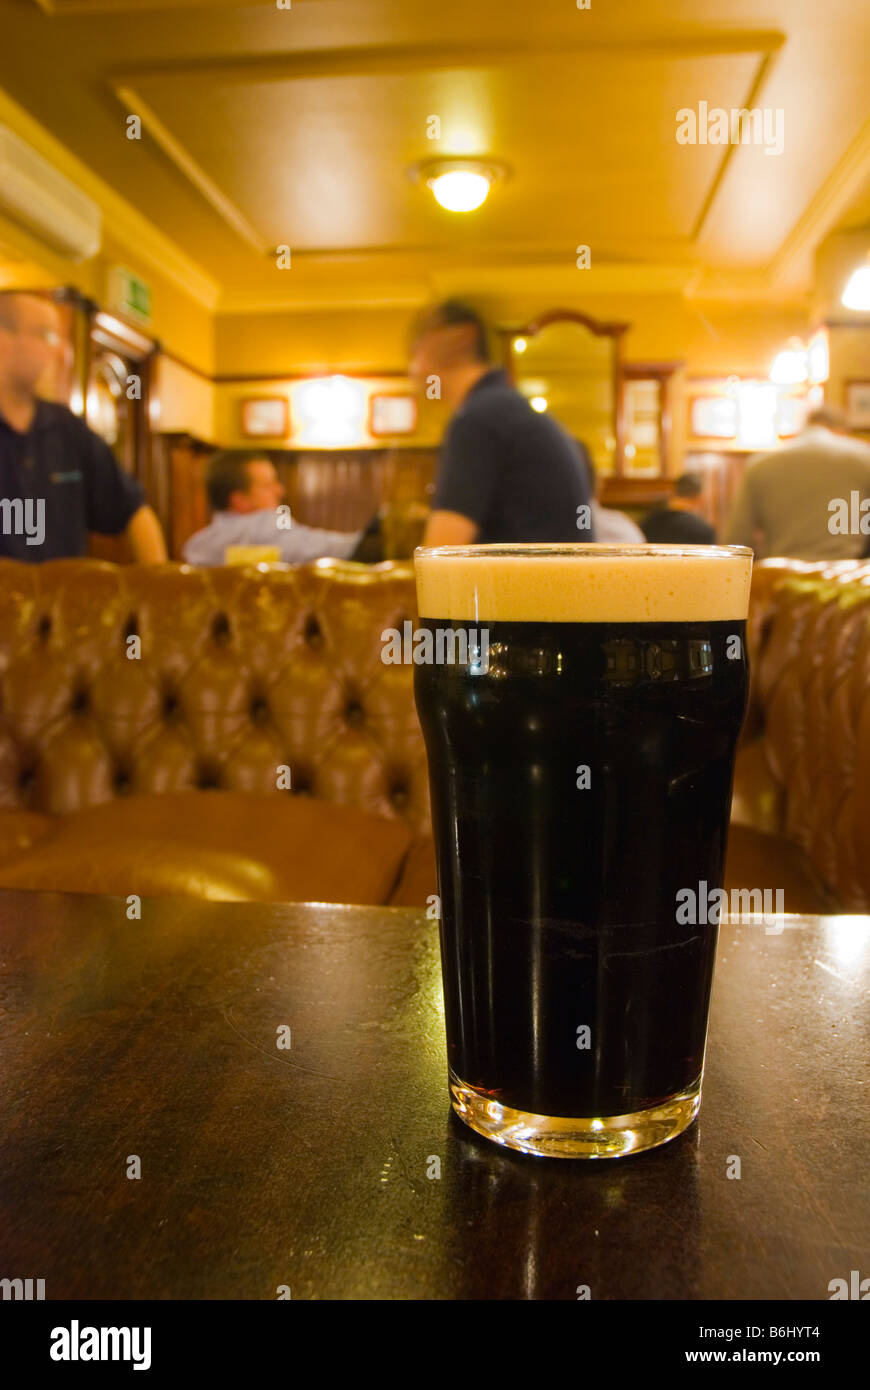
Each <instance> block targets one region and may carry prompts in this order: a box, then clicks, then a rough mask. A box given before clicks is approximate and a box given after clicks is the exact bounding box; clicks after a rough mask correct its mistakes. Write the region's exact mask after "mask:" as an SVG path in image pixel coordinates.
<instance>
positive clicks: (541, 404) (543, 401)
mask: <svg viewBox="0 0 870 1390" xmlns="http://www.w3.org/2000/svg"><path fill="white" fill-rule="evenodd" d="M529 405H530V406H531V407H532V410H536V411H537V412H538V414H539V415H543V413H544V411H545V410H546V409H547V397H546V396H532V397H531V399H530V401H529Z"/></svg>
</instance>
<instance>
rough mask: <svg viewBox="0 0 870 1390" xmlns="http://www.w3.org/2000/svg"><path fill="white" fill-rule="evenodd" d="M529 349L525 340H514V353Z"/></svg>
mask: <svg viewBox="0 0 870 1390" xmlns="http://www.w3.org/2000/svg"><path fill="white" fill-rule="evenodd" d="M527 347H528V343H527V342H526V340H525V338H514V352H525V350H526V348H527Z"/></svg>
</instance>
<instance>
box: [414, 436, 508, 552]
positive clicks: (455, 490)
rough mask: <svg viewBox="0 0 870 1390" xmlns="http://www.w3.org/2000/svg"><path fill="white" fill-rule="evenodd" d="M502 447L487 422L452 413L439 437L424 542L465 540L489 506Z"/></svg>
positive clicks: (457, 542) (469, 539)
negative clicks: (439, 449)
mask: <svg viewBox="0 0 870 1390" xmlns="http://www.w3.org/2000/svg"><path fill="white" fill-rule="evenodd" d="M502 455H503V450H502V448H501V446H500V444H499V441H498V440H497V439H496V438H495V437H494V435H493V431H492V429H491V428H490V427H488V426H486V425H484V424H482V423H481V422H480V421H479V420H476V419H475V418H474V416H473V415H461V414H460V415H457V416H454V418H453V419H452V420H451V421H450V424H449V425H448V427H447V434H446V435H445V438H444V447H443V449H442V454H441V459H440V461H439V465H438V479H437V482H436V485H435V495H434V497H433V498H432V512H431V515H430V517H429V519H428V521H427V522H426V530H425V531H424V533H423V544H424V545H470V544H471V543H472V542H473V541H475V540H476V539H477V537H478V535H479V534H480V531H481V528H482V526H483V523H484V521H485V519H486V517H487V516H488V514H489V512H490V510H491V508H492V502H493V497H494V494H495V489H496V486H497V479H498V475H499V466H500V462H501V458H502Z"/></svg>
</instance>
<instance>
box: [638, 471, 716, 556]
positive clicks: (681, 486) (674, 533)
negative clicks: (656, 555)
mask: <svg viewBox="0 0 870 1390" xmlns="http://www.w3.org/2000/svg"><path fill="white" fill-rule="evenodd" d="M703 491H704V485H703V482H702V480H701V478H700V476H699V474H697V473H682V474H681V475H680V477H679V478H677V480H676V482H675V483H674V495H673V497H669V498H668V500H667V502H666V503H665V504H664V506H663V507H654V508H653V510H652V511H651V512H647V514H646V516H645V517H644V518H643V520H642V521H641V523H640V529H641V530H642V531H643V534H644V535H645V536H646V538H647V540H648V541H650V542H652V543H653V544H655V545H715V544H716V532H715V531H714V530H713V527H712V526H711V525H710V523H709V521H705V519H704V517H702V516H701V515H700V511H701V507H702V506H703Z"/></svg>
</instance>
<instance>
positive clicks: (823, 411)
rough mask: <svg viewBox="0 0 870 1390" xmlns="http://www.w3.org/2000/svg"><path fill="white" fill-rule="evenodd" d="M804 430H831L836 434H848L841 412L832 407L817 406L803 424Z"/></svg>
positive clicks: (845, 421)
mask: <svg viewBox="0 0 870 1390" xmlns="http://www.w3.org/2000/svg"><path fill="white" fill-rule="evenodd" d="M804 424H805V428H806V429H813V428H815V429H819V428H821V429H825V430H833V431H834V432H835V433H836V434H849V433H850V430H849V425H848V422H847V420H846V417H845V415H844V414H843V412H842V410H837V409H836V407H835V406H833V405H819V406H816V408H815V410H811V411H810V412H809V413H808V415H807V418H806V420H805V422H804Z"/></svg>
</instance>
